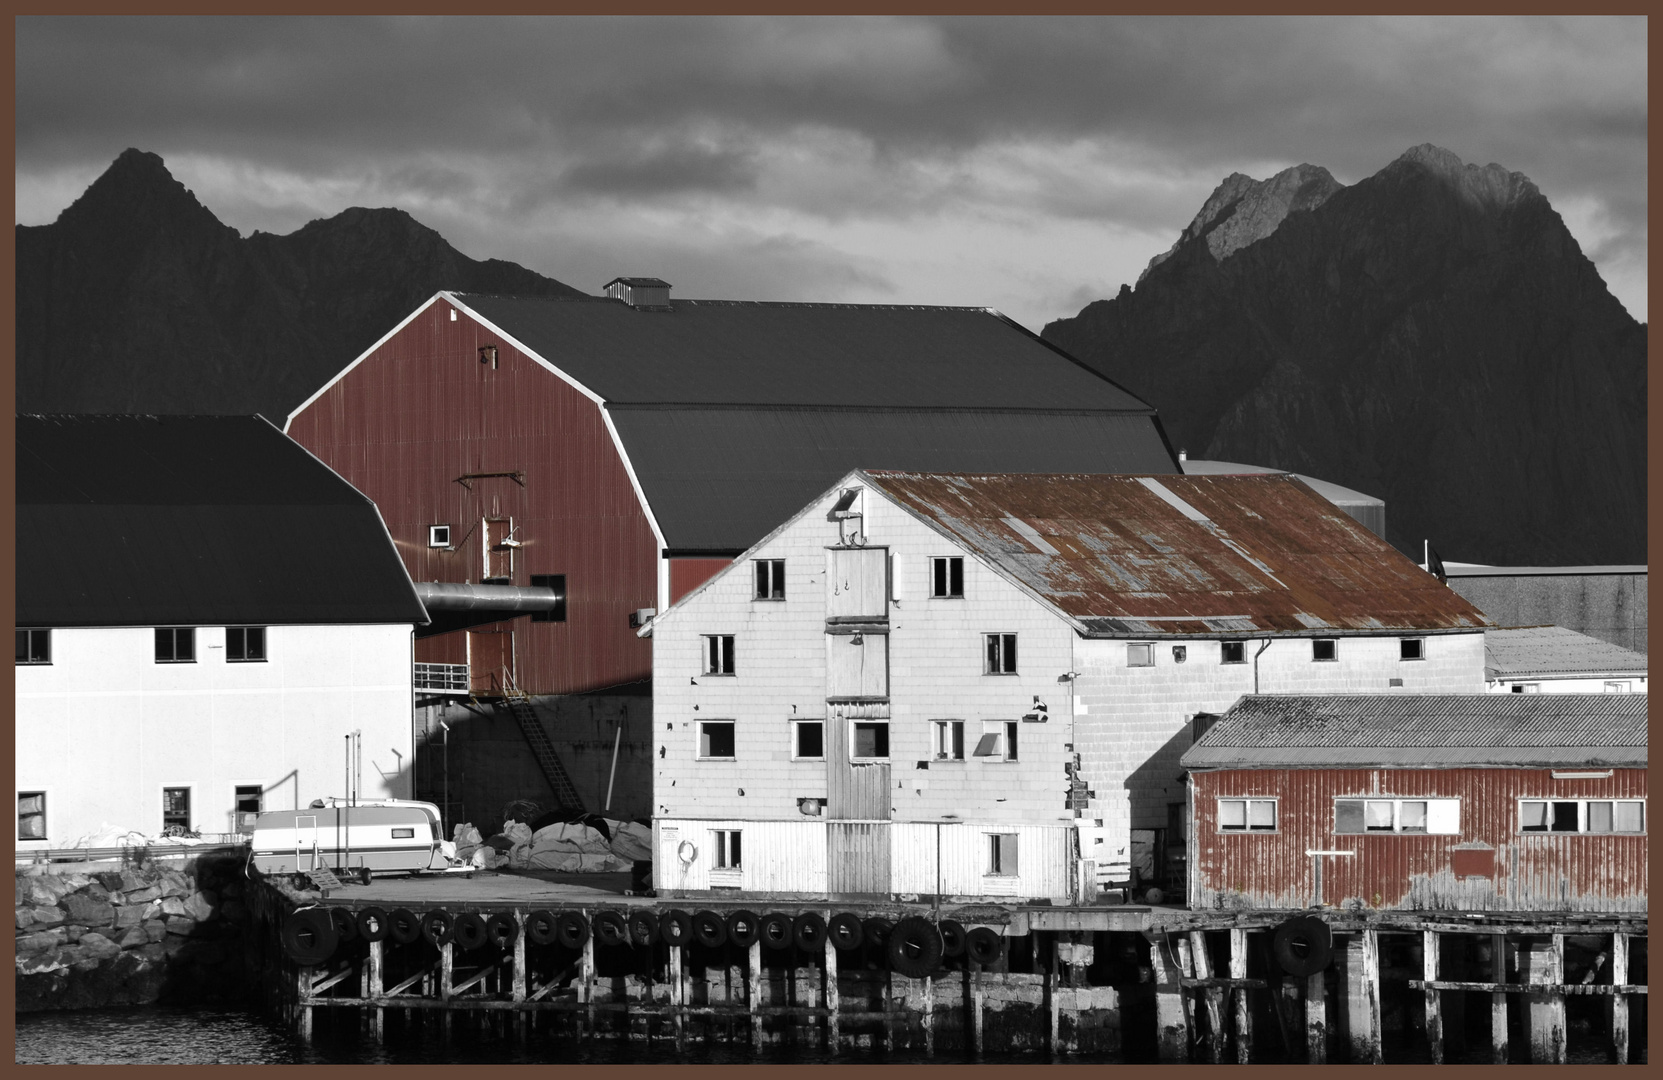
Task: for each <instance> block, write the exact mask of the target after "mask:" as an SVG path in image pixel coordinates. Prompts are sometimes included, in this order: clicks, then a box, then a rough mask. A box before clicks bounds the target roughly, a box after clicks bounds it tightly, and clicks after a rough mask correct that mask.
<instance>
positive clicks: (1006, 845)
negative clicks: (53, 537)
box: [987, 833, 1017, 877]
mask: <svg viewBox="0 0 1663 1080" xmlns="http://www.w3.org/2000/svg"><path fill="white" fill-rule="evenodd" d="M987 872H988V873H989V874H998V875H1000V876H1001V877H1015V876H1016V872H1017V871H1016V834H1015V833H988V834H987Z"/></svg>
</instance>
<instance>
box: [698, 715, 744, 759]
mask: <svg viewBox="0 0 1663 1080" xmlns="http://www.w3.org/2000/svg"><path fill="white" fill-rule="evenodd" d="M715 724H725V725H727V727H729V728H730V729H731V730H732V732H733V753H731V754H712V753H708V752H707V751H708V749H709V747H710V733H709V732H708V731H707V730H706V729H707V728H709V727H711V726H712V725H715ZM698 735H699V744H698V746H696V747H694V750H695V751H696V754H695V760H698V761H737V760H739V725H738V723H736V722H735V721H733V720H700V721H699V726H698Z"/></svg>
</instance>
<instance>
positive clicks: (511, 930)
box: [485, 911, 520, 949]
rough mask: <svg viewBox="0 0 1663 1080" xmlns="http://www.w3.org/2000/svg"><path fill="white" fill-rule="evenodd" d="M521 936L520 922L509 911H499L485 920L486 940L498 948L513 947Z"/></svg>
mask: <svg viewBox="0 0 1663 1080" xmlns="http://www.w3.org/2000/svg"><path fill="white" fill-rule="evenodd" d="M519 937H520V924H519V923H517V922H515V921H514V916H512V915H510V914H509V913H508V912H506V911H499V912H497V913H495V914H494V915H492V916H491V917H490V918H488V919H486V920H485V940H486V941H488V942H490V943H491V944H492V945H494V946H496V947H497V948H499V949H508V948H512V947H513V945H514V942H515V941H517V940H519Z"/></svg>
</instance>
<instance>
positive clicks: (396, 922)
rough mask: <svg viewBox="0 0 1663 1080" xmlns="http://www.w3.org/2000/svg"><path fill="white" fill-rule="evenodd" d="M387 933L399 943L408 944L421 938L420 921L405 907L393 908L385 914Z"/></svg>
mask: <svg viewBox="0 0 1663 1080" xmlns="http://www.w3.org/2000/svg"><path fill="white" fill-rule="evenodd" d="M387 933H388V935H389V936H391V937H392V939H393V940H394V941H396V942H398V943H399V944H400V945H410V944H412V943H414V942H417V941H420V940H421V936H422V921H421V920H420V919H418V918H416V913H415V912H414V911H411V910H410V909H409V908H407V907H401V908H394V909H393V911H392V914H390V915H388V916H387Z"/></svg>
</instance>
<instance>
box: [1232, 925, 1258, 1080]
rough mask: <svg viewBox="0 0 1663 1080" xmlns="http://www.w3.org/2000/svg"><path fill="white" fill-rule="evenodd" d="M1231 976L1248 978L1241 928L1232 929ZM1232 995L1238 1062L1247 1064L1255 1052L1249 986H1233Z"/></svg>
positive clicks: (1245, 934)
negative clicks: (1248, 996) (1248, 993)
mask: <svg viewBox="0 0 1663 1080" xmlns="http://www.w3.org/2000/svg"><path fill="white" fill-rule="evenodd" d="M1230 978H1232V979H1245V978H1247V931H1246V930H1242V929H1239V928H1238V929H1232V930H1231V931H1230ZM1230 996H1231V998H1232V999H1233V1000H1234V1003H1235V1013H1236V1018H1235V1019H1236V1064H1238V1065H1246V1064H1247V1061H1248V1058H1249V1057H1251V1056H1252V1053H1253V1027H1252V1023H1253V1021H1252V1010H1251V1009H1250V1008H1249V1004H1250V1003H1249V1001H1248V998H1247V987H1245V986H1237V987H1232V988H1231V990H1230Z"/></svg>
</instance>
